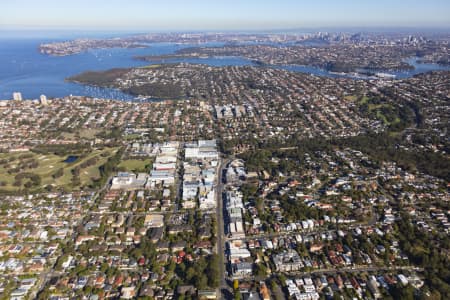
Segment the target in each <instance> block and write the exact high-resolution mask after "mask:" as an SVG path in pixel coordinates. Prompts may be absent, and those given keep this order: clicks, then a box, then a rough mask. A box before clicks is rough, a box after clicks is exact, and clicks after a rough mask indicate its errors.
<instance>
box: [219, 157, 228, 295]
mask: <svg viewBox="0 0 450 300" xmlns="http://www.w3.org/2000/svg"><path fill="white" fill-rule="evenodd" d="M228 163H229V160H228V159H223V160H221V161H220V163H219V166H218V168H217V170H218V172H219V174H218V176H217V180H218V181H217V185H216V199H217V207H216V220H217V241H216V249H217V255H218V256H219V275H220V283H219V290H218V295H220V294H221V293H222V291H223V290H224V289H228V286H227V282H226V274H225V272H226V268H225V239H224V237H225V225H224V215H223V188H224V183H223V172H224V170H225V168H226V166H227V165H228ZM224 298H225V297H224V295H222V297H220V298H219V299H224Z"/></svg>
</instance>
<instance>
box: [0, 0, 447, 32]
mask: <svg viewBox="0 0 450 300" xmlns="http://www.w3.org/2000/svg"><path fill="white" fill-rule="evenodd" d="M0 11H1V12H0V30H8V29H70V28H77V29H97V30H119V29H120V30H178V31H182V30H276V29H291V28H314V27H414V28H430V27H440V28H450V1H447V0H428V1H418V0H397V1H392V0H390V1H389V0H378V1H350V0H339V1H335V0H317V1H302V0H278V1H265V0H259V1H256V0H248V1H239V0H228V1H223V0H217V1H211V0H210V1H205V0H192V1H186V0H165V1H148V0H128V1H121V0H90V1H88V0H78V1H60V0H59V1H58V0H40V1H35V0H15V1H8V2H6V3H5V2H4V3H2V4H0Z"/></svg>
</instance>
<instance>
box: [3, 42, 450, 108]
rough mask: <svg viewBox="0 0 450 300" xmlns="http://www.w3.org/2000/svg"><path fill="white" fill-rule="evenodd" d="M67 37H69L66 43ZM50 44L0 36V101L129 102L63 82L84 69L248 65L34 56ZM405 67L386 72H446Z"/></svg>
mask: <svg viewBox="0 0 450 300" xmlns="http://www.w3.org/2000/svg"><path fill="white" fill-rule="evenodd" d="M71 38H73V37H70V38H67V39H71ZM55 40H57V39H51V40H48V39H47V40H46V39H43V38H23V39H19V38H13V37H0V66H1V67H0V99H11V97H12V93H13V92H16V91H17V92H21V93H22V96H23V98H25V99H37V98H39V96H40V95H41V94H45V95H47V97H49V98H52V97H63V96H68V95H71V94H72V95H79V96H92V97H99V98H111V99H121V100H132V99H133V98H134V97H133V96H131V95H127V94H124V93H122V92H120V91H118V90H114V89H107V88H97V87H89V86H83V85H79V84H76V83H70V82H66V81H65V78H67V77H70V76H72V75H76V74H79V73H81V72H84V71H88V70H107V69H111V68H123V67H135V66H144V65H148V64H160V63H173V62H188V63H199V64H207V65H211V66H225V65H236V66H243V65H254V63H253V62H252V61H251V60H249V59H245V58H241V57H214V58H192V59H169V60H165V61H162V62H161V61H159V62H158V61H154V62H144V61H139V60H135V59H133V57H134V56H137V55H162V54H171V53H174V52H175V51H176V50H178V49H181V48H186V47H192V46H199V45H197V44H195V45H188V44H183V45H179V44H174V43H154V44H150V45H149V47H148V48H137V49H121V48H114V49H98V50H89V51H87V52H84V53H80V54H76V55H71V56H64V57H53V56H48V55H43V54H40V53H39V51H38V47H39V45H40V44H41V43H46V42H52V41H55ZM62 40H64V39H62ZM220 45H221V44H220V43H207V44H202V46H220ZM409 62H410V63H411V64H413V65H414V66H415V67H416V69H415V70H414V71H410V72H394V73H392V72H390V73H391V74H394V75H396V76H397V78H407V77H410V76H413V75H415V74H418V73H422V72H427V71H431V70H449V69H450V68H448V67H441V66H438V65H435V64H417V63H416V62H415V60H414V59H412V60H410V61H409ZM277 68H283V69H286V70H289V71H295V72H302V73H309V74H314V75H318V76H331V77H342V76H343V77H348V76H347V75H340V74H332V73H329V72H327V71H326V70H322V69H318V68H314V67H309V66H277Z"/></svg>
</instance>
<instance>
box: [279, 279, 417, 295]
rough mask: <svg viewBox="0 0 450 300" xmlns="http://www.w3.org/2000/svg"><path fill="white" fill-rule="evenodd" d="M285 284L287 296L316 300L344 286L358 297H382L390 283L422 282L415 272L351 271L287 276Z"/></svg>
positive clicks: (344, 288)
mask: <svg viewBox="0 0 450 300" xmlns="http://www.w3.org/2000/svg"><path fill="white" fill-rule="evenodd" d="M284 284H285V286H286V290H287V295H288V296H289V298H290V299H295V300H318V299H320V298H321V296H325V297H327V298H332V297H333V296H335V294H336V293H339V292H342V291H343V290H347V291H350V294H352V295H354V296H355V297H358V298H362V297H367V296H371V297H373V298H374V299H382V298H383V293H382V290H385V291H386V292H387V293H389V290H390V287H391V286H394V285H396V284H400V285H401V286H403V287H405V286H407V285H408V284H411V285H412V286H414V287H415V288H420V287H422V286H423V284H424V283H423V281H422V280H420V279H419V277H418V276H417V274H416V273H415V272H411V273H410V274H409V275H405V274H402V273H397V274H396V273H393V274H389V273H388V274H380V273H373V274H370V275H367V276H366V275H355V274H351V273H348V274H345V273H334V274H322V275H313V276H307V277H291V278H287V279H286V280H285V282H284Z"/></svg>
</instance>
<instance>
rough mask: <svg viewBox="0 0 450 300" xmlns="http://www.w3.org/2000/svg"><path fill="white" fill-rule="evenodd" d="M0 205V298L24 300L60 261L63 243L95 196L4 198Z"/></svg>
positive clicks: (38, 195)
mask: <svg viewBox="0 0 450 300" xmlns="http://www.w3.org/2000/svg"><path fill="white" fill-rule="evenodd" d="M0 201H1V203H2V208H3V212H4V214H3V215H2V219H1V221H0V294H3V295H6V296H8V295H9V297H10V298H12V299H25V298H26V297H27V295H29V294H30V293H31V292H32V290H33V291H36V288H37V287H35V284H36V282H37V277H38V276H39V275H40V274H42V273H44V272H47V271H49V269H50V266H51V265H53V264H54V263H55V262H56V261H57V259H58V258H59V255H60V248H61V247H60V245H61V244H60V243H61V242H62V241H65V240H66V239H67V238H69V237H71V236H72V233H73V228H74V226H76V224H78V222H80V220H81V219H82V217H83V212H84V211H86V209H87V207H89V206H90V205H92V203H93V194H92V193H79V192H78V193H42V194H29V195H27V196H2V197H1V198H0ZM19 277H20V278H22V279H20V280H19V279H18V278H19ZM23 278H27V279H23Z"/></svg>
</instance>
